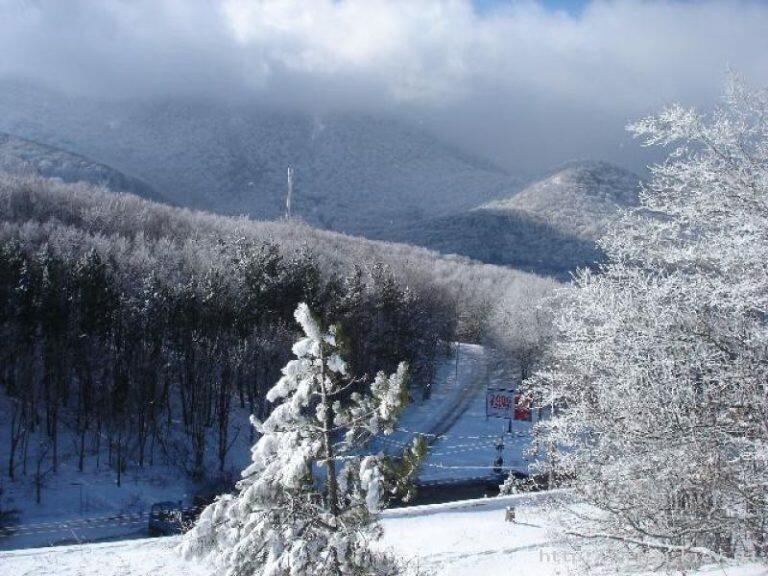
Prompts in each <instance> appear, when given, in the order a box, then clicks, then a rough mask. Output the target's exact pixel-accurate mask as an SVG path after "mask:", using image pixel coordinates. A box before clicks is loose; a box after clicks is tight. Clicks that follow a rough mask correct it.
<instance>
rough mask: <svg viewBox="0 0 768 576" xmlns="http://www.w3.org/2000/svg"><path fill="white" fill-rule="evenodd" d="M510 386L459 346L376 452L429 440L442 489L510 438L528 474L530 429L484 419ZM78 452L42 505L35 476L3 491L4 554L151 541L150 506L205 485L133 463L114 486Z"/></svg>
mask: <svg viewBox="0 0 768 576" xmlns="http://www.w3.org/2000/svg"><path fill="white" fill-rule="evenodd" d="M457 375H458V378H457ZM513 386H514V382H513V379H512V378H510V377H509V376H508V372H507V371H506V370H505V369H503V367H502V363H500V362H499V361H498V359H497V358H496V357H495V356H494V355H493V353H491V352H489V351H487V350H486V349H485V348H483V347H482V346H477V345H471V344H461V345H460V346H459V362H458V371H457V364H456V362H455V357H452V358H447V359H445V360H444V361H443V362H442V363H441V365H440V366H439V367H438V372H437V375H436V377H435V381H434V384H433V387H432V388H433V391H432V395H431V397H430V398H429V399H428V400H424V399H422V398H415V399H414V401H413V403H412V404H411V405H410V406H409V407H408V409H407V411H406V413H405V414H404V416H403V418H402V420H401V422H400V424H399V428H398V430H397V431H396V432H395V433H394V434H393V435H391V436H389V437H386V438H383V439H380V441H378V442H377V443H375V445H374V446H373V450H375V451H378V450H385V451H387V452H389V453H398V452H400V451H402V447H403V446H406V445H407V444H408V443H409V442H410V440H411V439H412V437H413V435H414V433H416V432H419V433H423V434H426V435H427V438H428V440H429V441H430V442H431V443H432V447H431V453H430V454H429V456H428V457H427V459H426V462H425V463H424V465H423V467H422V470H421V473H420V479H421V480H422V481H424V482H427V483H430V484H432V483H435V484H438V485H439V484H441V483H447V482H450V481H453V480H462V479H471V478H472V479H474V478H488V477H489V476H491V474H492V468H493V461H494V459H495V458H496V456H497V451H496V445H497V443H498V440H499V437H500V436H501V435H502V433H504V449H503V458H504V468H505V470H509V469H514V470H517V471H526V469H527V461H526V460H525V458H524V451H525V449H526V448H527V447H528V445H529V442H530V427H531V424H530V423H527V422H513V434H512V435H509V434H506V430H507V422H506V421H504V420H498V419H487V418H486V417H485V390H486V389H487V388H488V387H497V388H502V387H503V388H510V387H513ZM4 400H5V399H3V398H0V457H2V458H3V460H2V461H5V458H4V455H3V450H4V449H5V448H6V447H7V446H8V440H7V438H5V437H4V435H5V433H6V431H7V424H6V423H4V422H3V419H4V418H7V417H8V414H10V410H4V409H3V406H2V402H3V401H4ZM236 411H237V412H238V413H237V414H235V415H234V416H233V423H234V424H233V426H237V427H238V429H233V430H232V436H233V437H234V436H235V435H237V442H236V444H235V446H233V449H232V452H231V454H230V459H229V461H230V469H231V471H232V475H233V477H235V478H236V477H237V473H238V472H239V471H240V470H241V469H242V468H244V467H245V465H246V464H247V462H248V460H249V448H250V442H249V441H248V432H247V426H248V425H247V414H245V412H244V411H242V412H243V413H242V414H240V413H239V412H240V410H239V408H238V409H236ZM238 423H239V424H238ZM73 446H74V445H73V444H72V443H71V442H70V441H69V439H68V438H65V439H64V440H63V441H62V448H63V450H62V458H61V465H60V470H59V472H58V474H56V475H55V476H54V475H53V474H49V475H48V477H47V480H46V483H45V484H46V485H45V488H44V489H43V493H42V503H41V504H40V505H38V504H36V503H35V498H34V485H33V483H32V481H31V478H30V477H29V476H27V478H20V479H18V480H17V481H15V482H9V481H7V480H3V481H2V482H3V484H4V486H3V488H4V490H5V493H4V495H3V498H2V502H1V503H0V504H2V506H3V507H4V508H5V509H8V508H17V509H19V510H20V511H21V514H20V518H19V521H20V522H19V525H18V526H17V527H16V533H15V535H13V536H11V537H0V550H3V549H5V550H9V549H14V548H20V547H30V546H45V545H51V544H68V543H76V542H81V541H95V540H106V539H110V538H117V537H141V536H145V535H146V531H147V520H148V511H149V507H150V506H151V504H152V503H155V502H160V501H167V500H171V501H178V500H182V501H184V502H185V503H189V500H190V496H191V495H192V494H194V493H195V491H197V490H198V489H199V488H200V487H199V486H195V485H192V484H191V483H190V482H189V481H188V480H187V478H186V476H185V474H184V473H183V472H182V471H181V470H178V469H176V468H175V467H173V466H168V465H160V464H155V465H154V466H151V467H145V468H143V469H140V468H139V467H138V466H136V465H135V463H130V465H129V468H128V471H127V473H126V474H125V476H124V478H123V485H122V486H121V487H118V486H117V485H116V484H115V473H114V471H113V470H112V469H110V468H109V467H108V466H106V465H105V464H104V462H105V460H106V456H105V455H104V454H102V457H101V466H100V467H99V468H98V469H97V468H96V462H95V459H94V458H93V457H90V458H89V459H88V460H87V461H86V472H85V473H79V472H78V471H77V469H76V458H75V457H74V454H72V453H70V452H71V450H72V448H71V447H73ZM157 460H158V461H159V460H160V455H158V457H157ZM210 460H211V466H212V467H215V455H213V454H212V455H211V458H210ZM81 494H82V498H81ZM463 497H468V496H467V495H465V496H463ZM454 498H455V497H454Z"/></svg>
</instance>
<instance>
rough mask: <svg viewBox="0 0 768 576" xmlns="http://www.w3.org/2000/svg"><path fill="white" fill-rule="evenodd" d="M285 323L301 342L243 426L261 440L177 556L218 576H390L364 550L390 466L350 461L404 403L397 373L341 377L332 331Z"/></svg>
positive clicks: (367, 459)
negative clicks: (365, 378)
mask: <svg viewBox="0 0 768 576" xmlns="http://www.w3.org/2000/svg"><path fill="white" fill-rule="evenodd" d="M295 318H296V320H297V321H298V323H299V324H300V325H301V327H302V329H303V331H304V334H305V337H304V338H302V339H301V340H299V341H298V342H297V343H296V344H295V345H294V346H293V352H294V354H295V355H296V359H295V360H291V361H290V362H288V364H287V365H286V366H285V367H284V368H283V376H282V378H280V380H279V381H278V382H277V384H276V385H275V386H274V387H273V388H272V389H271V390H270V391H269V393H268V400H269V401H270V402H273V403H278V404H277V405H276V406H275V408H274V409H273V411H272V413H271V414H270V416H269V417H268V418H267V419H266V420H265V421H264V422H258V421H257V420H256V419H255V418H253V425H254V426H255V427H256V429H257V430H258V432H259V433H260V434H261V436H260V438H259V440H258V441H257V442H256V444H255V445H254V447H253V449H252V463H251V464H250V466H248V467H247V468H246V469H245V470H244V471H243V479H242V480H241V481H240V482H239V483H238V486H237V489H238V491H237V494H235V495H227V496H223V497H221V498H219V499H218V500H217V501H216V502H214V503H213V504H211V505H210V506H208V507H207V508H206V509H205V510H204V511H203V513H202V514H201V516H200V518H199V520H198V522H197V524H196V525H195V527H194V528H193V529H192V530H191V531H190V532H188V533H187V535H186V536H185V538H184V541H183V543H182V553H183V554H184V555H185V556H186V557H204V558H206V559H207V560H208V561H210V562H211V563H212V564H213V565H215V566H217V567H220V568H223V569H224V570H225V571H226V572H225V573H226V574H227V575H228V576H288V575H290V576H321V575H341V574H361V575H362V574H366V575H376V576H378V575H381V576H384V575H392V574H397V573H398V572H399V568H398V563H397V561H396V560H395V559H394V558H393V557H391V556H390V555H389V554H387V553H386V552H384V551H381V550H377V549H375V548H374V547H373V546H372V544H373V543H374V542H375V541H376V540H377V539H378V537H379V536H380V533H381V529H380V527H379V525H378V524H377V513H378V511H379V509H380V507H381V506H382V504H383V503H384V501H385V499H386V496H387V486H388V484H389V483H388V481H387V478H386V476H387V475H388V471H391V470H393V469H394V468H393V466H392V465H391V463H389V462H386V461H385V460H384V458H383V457H380V456H360V454H361V452H362V450H361V449H362V447H363V445H364V443H365V442H366V441H367V440H368V439H369V438H370V437H371V436H372V435H373V434H378V433H388V432H391V431H392V428H393V426H394V423H395V421H396V418H397V417H398V415H399V414H400V412H401V410H402V409H403V407H404V405H405V403H406V401H407V390H406V383H407V382H406V381H407V369H406V365H405V364H404V363H401V364H400V365H399V367H398V369H397V371H396V372H395V373H394V374H391V375H386V374H384V373H383V372H379V373H378V374H377V375H376V377H375V378H374V380H373V381H372V382H370V383H369V384H368V385H366V386H363V385H364V383H363V382H361V381H359V380H357V379H355V378H353V377H352V376H351V375H350V374H349V373H348V369H347V364H346V362H345V361H344V360H343V359H342V357H341V355H340V343H339V342H338V341H337V334H336V328H335V327H334V326H331V327H330V328H327V329H326V328H324V327H323V326H322V325H321V324H320V322H319V321H318V319H316V318H315V317H314V316H313V315H312V314H311V312H310V310H309V308H308V307H307V305H306V304H300V305H299V306H298V308H297V309H296V312H295ZM363 388H365V391H360V390H361V389H363ZM416 451H418V450H416ZM409 470H411V467H409Z"/></svg>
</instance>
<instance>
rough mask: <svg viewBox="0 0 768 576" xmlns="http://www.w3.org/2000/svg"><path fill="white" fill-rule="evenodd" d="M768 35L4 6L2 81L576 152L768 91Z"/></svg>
mask: <svg viewBox="0 0 768 576" xmlns="http://www.w3.org/2000/svg"><path fill="white" fill-rule="evenodd" d="M766 31H768V2H764V1H759V0H703V1H673V0H616V1H609V0H596V1H594V2H592V3H591V4H590V5H588V6H587V7H586V8H585V9H584V10H583V11H582V12H581V13H580V14H578V15H576V16H573V15H568V14H567V13H565V12H553V11H549V10H546V9H545V8H543V7H542V6H541V5H540V4H538V3H536V2H534V1H525V0H524V1H519V2H516V1H509V2H507V3H499V5H498V7H497V8H495V9H491V10H484V11H482V12H481V13H479V12H477V11H476V10H474V8H473V6H472V4H471V2H470V1H469V0H225V1H222V2H217V1H215V0H132V1H130V2H129V1H126V0H68V1H67V2H60V1H58V0H37V1H34V0H28V1H26V2H25V1H23V0H0V73H14V74H23V75H27V76H32V77H36V78H40V79H44V80H47V81H49V82H52V83H54V84H58V85H60V86H63V87H65V88H68V89H72V90H78V91H85V92H95V93H100V94H107V95H134V94H136V95H148V94H149V95H152V94H167V93H177V92H179V93H192V94H198V93H202V94H208V95H210V94H213V95H231V94H233V93H237V94H241V95H242V94H252V95H253V97H255V98H260V99H263V100H268V101H272V102H288V103H290V104H292V105H298V106H308V107H316V108H322V109H325V108H328V107H340V108H345V107H355V108H359V107H363V108H368V107H385V108H388V109H392V108H393V107H395V108H397V109H401V108H402V109H407V111H408V113H409V114H411V115H421V116H422V117H423V118H425V119H426V120H427V121H429V122H432V123H439V124H440V125H441V127H442V129H444V130H445V131H446V132H447V133H449V134H454V135H455V137H457V138H466V140H467V142H469V143H470V144H471V145H472V146H474V147H475V148H477V147H480V148H482V147H483V146H485V147H486V148H488V149H489V150H486V151H487V152H495V153H496V154H497V155H498V156H500V157H502V158H503V157H507V156H511V155H515V154H518V155H521V157H528V156H530V155H531V154H532V153H533V152H532V151H531V150H529V148H530V147H531V143H532V142H534V143H535V142H538V147H536V146H534V148H535V149H536V150H538V153H539V154H543V153H544V152H546V151H551V150H556V151H559V152H558V154H559V155H560V156H562V155H576V153H577V152H578V151H579V150H580V148H579V146H582V147H583V148H584V149H585V150H588V151H592V150H597V151H602V150H603V149H610V148H609V147H610V146H613V147H615V146H616V145H617V142H618V140H619V139H620V137H619V136H616V134H620V132H621V126H622V125H623V123H624V122H625V121H626V120H628V119H630V118H633V117H635V116H637V115H638V114H642V113H644V112H646V111H648V110H651V109H654V108H656V107H658V106H659V105H660V104H662V103H664V102H669V101H671V100H676V99H680V100H684V101H686V102H690V103H694V104H704V105H706V104H708V103H710V102H711V101H712V100H713V98H714V96H715V95H716V94H717V93H718V91H719V87H720V85H721V84H722V80H723V72H724V70H725V68H726V66H727V65H731V66H733V67H735V68H736V69H738V70H739V71H740V72H741V73H742V74H744V75H745V76H746V77H747V78H748V79H751V80H752V81H754V82H756V83H768V58H766V56H768V33H766ZM595 121H597V122H602V123H603V124H604V125H602V124H601V125H600V126H599V127H595V126H593V125H592V123H594V122H595ZM585 131H586V134H585ZM607 132H610V134H611V136H610V137H608V136H607ZM520 133H525V134H526V137H525V140H522V139H520V138H517V137H516V134H520ZM505 134H507V137H508V138H509V141H505V140H504V135H505ZM516 138H517V139H516ZM491 148H493V149H492V150H491ZM561 149H562V150H561ZM560 150H561V151H560ZM558 154H555V155H554V156H555V157H559V156H558Z"/></svg>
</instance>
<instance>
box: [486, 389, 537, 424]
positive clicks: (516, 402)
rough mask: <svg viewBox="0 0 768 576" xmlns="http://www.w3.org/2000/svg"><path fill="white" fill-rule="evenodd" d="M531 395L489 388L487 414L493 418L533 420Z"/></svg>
mask: <svg viewBox="0 0 768 576" xmlns="http://www.w3.org/2000/svg"><path fill="white" fill-rule="evenodd" d="M531 412H532V411H531V399H530V397H528V396H526V395H524V394H521V393H519V392H514V391H512V390H488V391H487V392H486V394H485V415H486V416H487V417H491V418H506V419H508V420H523V421H527V422H530V421H531Z"/></svg>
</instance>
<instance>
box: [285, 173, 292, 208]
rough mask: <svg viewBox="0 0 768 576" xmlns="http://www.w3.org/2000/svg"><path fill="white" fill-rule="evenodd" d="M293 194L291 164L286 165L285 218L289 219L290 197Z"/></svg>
mask: <svg viewBox="0 0 768 576" xmlns="http://www.w3.org/2000/svg"><path fill="white" fill-rule="evenodd" d="M292 196H293V166H288V192H287V194H286V196H285V219H286V220H290V219H291V197H292Z"/></svg>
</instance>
